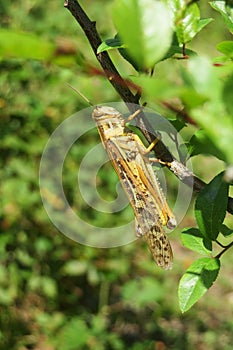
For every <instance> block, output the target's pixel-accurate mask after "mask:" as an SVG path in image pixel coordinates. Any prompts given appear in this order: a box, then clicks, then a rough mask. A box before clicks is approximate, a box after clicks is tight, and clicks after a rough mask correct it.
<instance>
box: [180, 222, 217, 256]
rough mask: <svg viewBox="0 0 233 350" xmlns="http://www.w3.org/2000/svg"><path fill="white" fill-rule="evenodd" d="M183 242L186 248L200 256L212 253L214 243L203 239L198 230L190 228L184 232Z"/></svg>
mask: <svg viewBox="0 0 233 350" xmlns="http://www.w3.org/2000/svg"><path fill="white" fill-rule="evenodd" d="M181 240H182V243H183V245H184V246H185V247H186V248H189V249H191V250H194V251H195V252H198V253H200V254H205V255H206V254H209V253H210V252H211V251H212V242H211V240H209V239H208V238H205V237H203V235H202V234H201V232H200V231H199V230H198V229H197V228H189V229H185V230H183V231H182V236H181Z"/></svg>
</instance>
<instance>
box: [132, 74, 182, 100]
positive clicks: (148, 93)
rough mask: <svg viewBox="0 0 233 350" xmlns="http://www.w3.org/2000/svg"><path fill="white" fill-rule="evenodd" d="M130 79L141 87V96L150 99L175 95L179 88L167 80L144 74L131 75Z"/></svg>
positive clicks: (161, 98)
mask: <svg viewBox="0 0 233 350" xmlns="http://www.w3.org/2000/svg"><path fill="white" fill-rule="evenodd" d="M131 80H132V81H133V82H134V83H135V84H137V85H138V86H140V87H141V88H142V93H143V96H144V97H145V98H146V99H148V100H150V99H153V100H155V99H156V100H157V101H159V100H163V99H168V98H172V97H176V96H177V94H178V91H179V90H180V88H179V87H178V86H176V85H175V84H171V83H170V82H169V81H168V80H165V79H159V78H156V79H155V78H153V77H152V78H151V77H148V76H146V75H142V74H141V75H140V76H138V77H133V76H132V77H131Z"/></svg>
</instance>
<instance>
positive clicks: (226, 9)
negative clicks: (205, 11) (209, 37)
mask: <svg viewBox="0 0 233 350" xmlns="http://www.w3.org/2000/svg"><path fill="white" fill-rule="evenodd" d="M210 5H211V6H212V7H213V9H215V10H216V11H218V12H219V13H220V14H221V15H222V17H223V19H224V21H225V23H226V25H227V28H228V29H229V31H230V32H231V33H232V34H233V11H232V8H231V7H230V6H227V5H226V2H225V1H222V0H221V1H210Z"/></svg>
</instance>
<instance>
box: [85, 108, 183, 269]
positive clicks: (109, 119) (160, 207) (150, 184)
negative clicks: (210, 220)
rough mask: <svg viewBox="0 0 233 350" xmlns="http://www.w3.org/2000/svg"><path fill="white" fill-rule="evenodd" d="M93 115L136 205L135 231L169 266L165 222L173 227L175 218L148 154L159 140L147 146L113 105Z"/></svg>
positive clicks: (160, 263) (158, 259) (162, 264)
mask: <svg viewBox="0 0 233 350" xmlns="http://www.w3.org/2000/svg"><path fill="white" fill-rule="evenodd" d="M139 112H140V110H139V111H137V112H136V113H134V114H133V115H131V116H130V117H129V118H128V120H132V119H133V118H134V117H135V116H137V114H138V113H139ZM92 117H93V119H94V121H95V122H96V125H97V127H98V131H99V134H100V137H101V140H102V143H103V145H104V147H105V149H106V151H107V153H108V156H109V158H110V160H111V162H112V164H113V166H114V168H115V171H116V173H117V175H118V177H119V179H120V182H121V184H122V186H123V189H124V191H125V193H126V195H127V197H128V199H129V201H130V204H131V206H132V208H133V211H134V214H135V232H136V235H137V236H138V237H142V236H143V237H145V240H146V242H147V244H148V246H149V248H150V251H151V253H152V256H153V258H154V260H155V261H156V263H157V265H158V266H160V267H162V268H164V269H170V268H171V267H172V260H173V254H172V249H171V246H170V243H169V240H168V238H167V235H166V233H165V231H164V227H163V226H167V227H168V228H170V229H171V228H174V227H175V226H176V220H175V217H174V215H173V213H172V211H171V209H170V208H169V206H168V204H167V201H166V198H165V195H164V193H163V191H162V188H161V186H160V184H159V181H158V178H157V175H156V174H155V172H154V169H153V167H152V163H151V161H150V159H149V158H148V157H147V154H148V153H149V152H150V151H151V150H152V149H153V147H154V145H155V144H156V142H157V141H158V140H157V139H156V140H155V141H154V142H153V143H152V144H151V145H150V146H149V147H148V148H146V147H145V145H144V144H143V142H142V141H141V139H140V138H139V136H138V135H136V134H135V133H133V132H132V131H128V130H127V128H126V120H125V119H124V118H123V116H122V114H121V113H119V112H118V111H117V110H116V109H114V108H112V107H107V106H102V107H98V106H97V107H95V108H94V111H93V114H92Z"/></svg>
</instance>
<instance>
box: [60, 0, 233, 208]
mask: <svg viewBox="0 0 233 350" xmlns="http://www.w3.org/2000/svg"><path fill="white" fill-rule="evenodd" d="M64 7H66V8H67V9H68V10H69V11H70V12H71V14H72V15H73V16H74V18H75V19H76V21H77V22H78V23H79V25H80V26H81V28H82V29H83V31H84V33H85V35H86V37H87V39H88V40H89V43H90V45H91V47H92V49H93V51H94V53H95V55H96V58H97V60H98V61H99V63H100V65H101V67H102V68H103V71H104V74H105V75H106V77H107V79H108V80H109V82H110V83H111V84H112V85H113V87H114V89H115V90H116V91H117V93H118V94H119V95H120V97H121V98H122V100H123V101H124V102H125V103H126V104H127V106H128V108H129V110H130V112H135V107H134V106H133V105H131V104H136V105H138V104H139V99H140V93H139V92H138V91H137V93H136V94H135V95H134V94H133V93H132V92H131V90H130V88H129V86H130V84H129V85H127V82H126V81H125V80H124V79H123V78H122V77H121V75H120V74H119V72H118V71H117V69H116V67H115V66H114V64H113V63H112V61H111V59H110V57H109V55H108V53H107V52H102V53H99V54H97V49H98V47H99V45H100V44H101V42H102V41H101V38H100V36H99V33H98V32H97V30H96V23H95V22H93V21H91V20H90V19H89V17H88V16H87V15H86V13H85V12H84V10H83V9H82V7H81V6H80V4H79V2H78V1H76V0H65V3H64ZM137 126H138V127H139V128H140V129H141V130H142V132H143V134H144V136H145V137H146V139H147V140H148V142H149V143H151V142H152V141H153V140H154V138H155V137H156V134H155V132H154V130H153V128H152V126H151V125H150V123H149V122H148V121H147V119H146V118H145V117H144V115H143V112H141V114H140V115H139V116H138V121H137ZM154 151H155V153H156V156H157V157H158V158H159V159H161V160H162V161H163V162H164V163H166V166H167V167H168V168H169V169H170V170H171V171H172V172H173V173H174V174H175V175H176V176H177V177H178V178H179V180H181V181H182V182H183V183H185V184H187V185H188V186H190V187H192V188H193V190H194V191H195V192H200V191H201V190H202V189H203V188H204V187H205V183H204V182H203V181H202V180H200V179H199V178H197V177H196V176H194V175H193V173H192V172H191V171H190V170H189V169H188V168H187V167H186V166H185V165H184V164H182V163H180V162H179V161H178V160H176V159H175V158H174V156H173V155H172V154H171V153H170V152H169V150H168V149H167V148H166V146H165V145H164V144H163V142H162V141H161V140H159V141H158V143H157V144H156V146H155V149H154ZM228 211H229V212H230V213H231V214H233V198H229V200H228Z"/></svg>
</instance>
